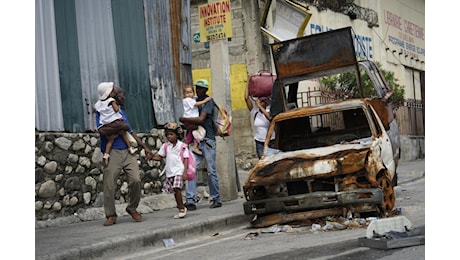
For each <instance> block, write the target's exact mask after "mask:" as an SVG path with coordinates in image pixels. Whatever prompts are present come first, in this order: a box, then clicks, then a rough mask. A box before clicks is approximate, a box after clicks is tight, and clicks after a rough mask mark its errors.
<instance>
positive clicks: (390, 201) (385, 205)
mask: <svg viewBox="0 0 460 260" xmlns="http://www.w3.org/2000/svg"><path fill="white" fill-rule="evenodd" d="M378 182H379V186H380V188H381V189H382V192H383V202H382V205H381V207H380V208H381V210H382V213H383V214H384V215H388V214H389V213H391V211H392V210H393V208H394V206H395V202H396V196H395V192H394V189H393V182H392V181H391V180H390V179H389V178H388V177H386V176H383V177H380V178H379V179H378Z"/></svg>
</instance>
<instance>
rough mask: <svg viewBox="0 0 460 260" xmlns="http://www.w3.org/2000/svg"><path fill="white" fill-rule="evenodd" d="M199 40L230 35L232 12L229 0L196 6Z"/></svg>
mask: <svg viewBox="0 0 460 260" xmlns="http://www.w3.org/2000/svg"><path fill="white" fill-rule="evenodd" d="M198 16H199V21H200V36H201V37H200V41H201V42H208V41H213V40H219V39H225V38H231V37H232V12H231V8H230V0H224V1H218V2H212V3H207V4H204V5H200V6H198Z"/></svg>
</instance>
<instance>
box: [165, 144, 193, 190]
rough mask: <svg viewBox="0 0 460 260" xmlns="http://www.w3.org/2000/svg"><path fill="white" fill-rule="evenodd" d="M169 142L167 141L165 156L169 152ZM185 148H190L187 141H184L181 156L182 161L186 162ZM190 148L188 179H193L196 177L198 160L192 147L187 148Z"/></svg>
mask: <svg viewBox="0 0 460 260" xmlns="http://www.w3.org/2000/svg"><path fill="white" fill-rule="evenodd" d="M168 144H169V142H166V143H165V148H164V149H165V156H166V154H167V153H168ZM185 148H188V147H187V144H185V143H182V149H181V151H180V157H181V159H182V162H184V150H185ZM187 150H188V168H187V180H189V181H191V180H193V179H195V174H196V160H195V156H194V155H193V153H192V152H191V151H190V149H187Z"/></svg>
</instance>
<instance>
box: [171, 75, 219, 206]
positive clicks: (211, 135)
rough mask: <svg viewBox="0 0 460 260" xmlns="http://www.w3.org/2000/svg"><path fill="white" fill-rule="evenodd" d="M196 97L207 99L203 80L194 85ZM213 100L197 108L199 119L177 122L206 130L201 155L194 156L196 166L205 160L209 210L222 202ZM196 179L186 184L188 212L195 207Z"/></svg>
mask: <svg viewBox="0 0 460 260" xmlns="http://www.w3.org/2000/svg"><path fill="white" fill-rule="evenodd" d="M195 87H196V95H197V96H198V98H197V101H202V100H204V99H205V98H207V97H208V95H206V92H207V91H208V89H209V83H208V81H207V80H205V79H200V80H198V81H197V82H196V84H195ZM214 106H215V103H214V99H212V98H211V100H209V101H208V102H206V103H204V104H203V105H201V106H200V107H199V111H200V115H199V117H180V118H179V120H180V121H181V122H182V123H186V122H188V123H192V124H196V125H201V126H203V127H204V129H205V130H206V135H205V138H204V139H203V140H202V141H200V144H199V149H200V150H201V152H202V154H201V155H199V154H195V158H196V165H197V166H198V165H200V163H201V160H203V159H205V160H206V165H207V171H208V186H209V193H210V196H211V202H212V204H211V206H210V208H218V207H222V201H221V199H220V189H219V176H218V175H217V169H216V136H215V132H216V129H215V128H214V121H213V120H212V117H213V113H214ZM196 179H197V178H195V179H193V180H192V181H189V182H188V187H187V198H186V199H187V201H186V203H185V207H187V209H188V210H196V205H195V194H196Z"/></svg>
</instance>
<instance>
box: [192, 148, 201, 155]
mask: <svg viewBox="0 0 460 260" xmlns="http://www.w3.org/2000/svg"><path fill="white" fill-rule="evenodd" d="M192 152H194V153H196V154H198V155H202V154H203V152H201V151H200V149H198V148H193V149H192Z"/></svg>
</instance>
